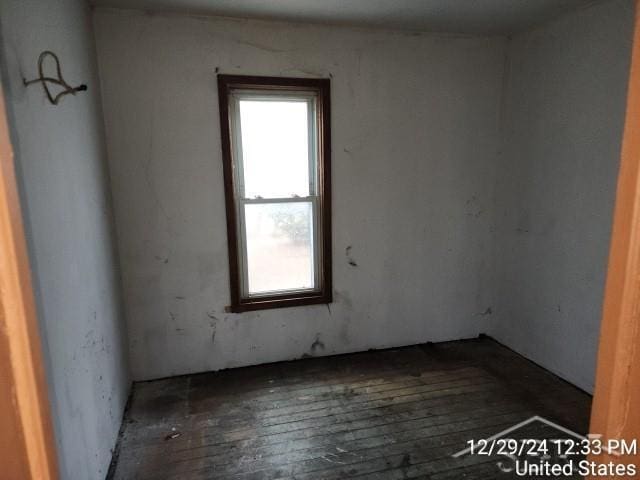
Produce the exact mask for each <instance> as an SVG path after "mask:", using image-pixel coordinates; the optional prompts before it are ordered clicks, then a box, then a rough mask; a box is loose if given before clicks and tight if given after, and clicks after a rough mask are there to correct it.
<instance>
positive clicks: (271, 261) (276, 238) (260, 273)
mask: <svg viewBox="0 0 640 480" xmlns="http://www.w3.org/2000/svg"><path fill="white" fill-rule="evenodd" d="M312 210H313V209H312V206H311V203H310V202H294V203H289V202H287V203H269V204H249V205H245V220H246V235H247V236H246V239H247V257H248V258H247V267H248V269H247V270H248V277H249V278H248V280H249V285H248V289H249V294H256V293H264V292H273V291H278V290H298V289H310V288H313V287H314V272H313V220H312V219H313V214H312Z"/></svg>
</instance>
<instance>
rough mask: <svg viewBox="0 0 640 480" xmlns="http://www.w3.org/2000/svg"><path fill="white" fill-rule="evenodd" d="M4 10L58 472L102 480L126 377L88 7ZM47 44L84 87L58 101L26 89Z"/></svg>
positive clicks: (6, 62)
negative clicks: (55, 103)
mask: <svg viewBox="0 0 640 480" xmlns="http://www.w3.org/2000/svg"><path fill="white" fill-rule="evenodd" d="M0 19H1V23H0V25H1V31H0V38H1V40H2V42H1V49H0V50H1V56H2V74H3V87H4V93H5V96H6V98H7V104H8V105H7V107H8V109H9V112H8V113H9V116H10V121H11V124H12V127H13V132H12V133H13V146H14V150H15V154H16V162H17V169H18V175H19V182H20V187H21V195H22V199H23V210H24V214H25V227H26V230H27V236H28V241H29V249H30V256H31V259H32V265H31V266H32V271H33V282H34V288H35V290H36V296H37V304H38V305H37V306H38V316H39V320H40V323H41V330H42V340H43V343H44V350H45V361H46V367H47V368H46V369H47V374H48V380H49V384H50V399H51V404H52V414H53V420H54V424H55V434H56V443H57V448H58V454H59V459H60V469H61V478H62V479H64V480H70V479H78V480H93V479H96V480H97V479H102V478H104V477H105V474H106V471H107V468H108V465H109V462H110V459H111V449H112V448H113V446H114V444H115V440H116V436H117V433H118V429H119V426H120V421H121V418H122V412H123V409H124V405H125V402H126V399H127V395H128V389H129V378H128V371H127V361H126V355H127V350H126V344H125V341H124V334H125V328H124V323H123V319H122V315H121V308H120V305H121V302H120V298H119V295H120V294H119V279H118V276H117V273H116V269H115V264H116V256H115V254H114V244H115V242H114V241H113V240H112V238H113V235H112V221H111V212H110V205H109V193H108V186H107V175H106V167H105V146H104V136H103V121H102V117H101V111H100V95H99V84H98V80H97V76H96V65H95V49H94V39H93V34H92V26H91V23H90V12H89V11H88V8H87V7H86V5H85V2H83V1H81V0H0ZM46 49H50V50H53V51H54V52H56V53H57V54H58V55H59V57H60V60H61V63H62V69H63V74H64V75H65V77H66V79H67V80H68V81H69V82H70V83H72V84H76V83H87V84H88V86H89V90H88V91H87V92H85V93H81V94H79V95H78V96H77V97H75V98H73V97H67V98H64V99H63V100H62V102H61V104H60V105H59V106H52V105H50V104H49V103H48V102H47V100H46V99H45V96H44V93H43V91H42V89H41V88H40V87H39V86H32V87H30V88H28V89H27V88H25V87H24V86H23V85H22V77H23V76H26V77H29V78H31V77H34V76H35V75H36V71H37V60H38V55H39V54H40V52H41V51H43V50H46ZM0 388H2V387H0ZM0 428H1V427H0ZM0 476H2V474H1V473H0Z"/></svg>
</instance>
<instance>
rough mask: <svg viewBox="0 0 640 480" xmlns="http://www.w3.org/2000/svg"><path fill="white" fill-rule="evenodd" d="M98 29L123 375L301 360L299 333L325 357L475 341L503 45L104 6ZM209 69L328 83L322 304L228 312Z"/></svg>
mask: <svg viewBox="0 0 640 480" xmlns="http://www.w3.org/2000/svg"><path fill="white" fill-rule="evenodd" d="M94 20H95V26H96V36H97V44H98V52H99V54H98V56H99V64H100V72H101V80H102V92H103V97H104V102H103V103H104V106H105V108H104V111H105V121H106V125H107V140H108V146H109V165H110V172H111V177H112V187H113V195H114V203H115V210H116V222H117V227H118V228H117V230H118V234H119V237H118V241H119V248H120V252H121V256H122V265H123V282H124V292H125V307H126V314H127V318H128V329H129V338H130V352H131V364H132V371H133V376H134V378H136V379H150V378H155V377H164V376H168V375H176V374H184V373H191V372H198V371H205V370H215V369H220V368H228V367H236V366H241V365H250V364H259V363H265V362H272V361H277V360H287V359H293V358H300V357H301V356H302V355H303V354H309V349H310V345H311V343H312V342H313V341H314V339H311V341H310V340H309V332H319V334H320V335H321V341H322V342H323V343H324V345H325V348H324V349H320V348H317V349H316V351H315V353H314V354H316V355H329V354H334V353H345V352H350V351H360V350H367V349H369V348H385V347H392V346H398V345H406V344H413V343H419V342H424V341H440V340H451V339H459V338H465V337H473V336H476V335H477V334H478V333H479V332H481V331H484V325H483V322H482V321H481V320H478V316H477V313H478V312H481V311H483V310H484V309H486V306H487V305H488V304H490V303H491V300H490V295H491V292H490V289H489V287H488V281H487V279H488V278H490V276H491V260H490V255H491V254H492V250H491V231H490V227H491V226H490V217H489V216H488V215H483V214H481V210H482V209H483V206H485V205H488V204H491V201H492V198H493V187H494V177H495V173H494V169H495V167H496V162H495V151H496V145H497V144H498V134H499V128H498V127H499V104H500V90H501V83H502V71H503V66H504V61H503V60H504V54H505V45H506V41H505V40H504V39H501V38H497V37H474V36H468V37H465V36H447V35H434V34H413V33H411V34H407V33H394V32H388V31H380V30H367V29H353V28H343V27H327V26H317V25H315V26H313V25H303V24H287V23H276V22H262V21H253V20H251V21H249V20H233V19H221V18H214V17H211V18H204V17H202V18H196V17H188V16H181V15H174V14H154V15H152V16H150V15H146V14H144V13H141V12H135V11H125V10H113V9H100V8H98V9H97V10H96V11H95V16H94ZM216 71H217V72H220V73H225V74H255V75H276V76H321V77H330V78H332V83H331V89H332V90H331V95H332V119H331V122H332V142H333V145H332V153H333V157H332V175H333V178H332V184H333V185H332V187H333V189H332V190H333V192H332V202H333V218H332V221H333V232H334V233H333V249H334V265H333V271H334V279H333V283H334V288H335V291H334V294H335V296H334V298H335V301H334V302H333V303H332V304H331V305H330V306H329V307H328V308H327V306H324V305H316V306H307V307H294V308H288V309H280V310H270V311H262V312H247V313H243V314H230V313H226V312H225V306H227V305H228V303H229V286H228V282H229V279H228V275H229V273H228V263H227V239H226V227H225V208H224V193H223V181H222V160H221V151H220V150H221V149H220V132H219V128H220V127H219V122H218V103H217V90H216V76H215V75H216ZM123 72H126V81H123ZM469 199H474V200H473V202H471V203H469ZM347 246H352V248H351V249H349V251H347V250H346V249H347ZM176 295H180V296H183V297H185V298H184V300H181V301H179V302H176V301H175V298H174V297H175V296H176ZM168 310H171V312H173V313H174V314H175V317H176V320H175V322H174V321H173V320H171V318H169V317H168V315H167V313H166V312H167V311H168ZM208 312H215V316H216V317H217V318H218V321H217V322H216V325H215V342H213V343H212V341H211V340H212V326H211V325H210V324H209V323H208V320H209V319H210V318H209V316H208V315H209V314H208ZM219 312H225V313H219ZM176 325H177V326H179V328H181V329H184V331H183V332H180V333H181V334H180V335H178V334H177V332H175V329H174V328H173V327H174V326H176Z"/></svg>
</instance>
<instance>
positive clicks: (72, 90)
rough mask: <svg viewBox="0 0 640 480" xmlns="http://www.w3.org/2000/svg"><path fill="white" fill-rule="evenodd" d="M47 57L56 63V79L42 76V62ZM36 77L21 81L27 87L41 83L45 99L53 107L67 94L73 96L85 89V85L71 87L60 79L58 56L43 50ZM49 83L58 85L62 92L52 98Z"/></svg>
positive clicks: (60, 71) (39, 58)
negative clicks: (45, 95)
mask: <svg viewBox="0 0 640 480" xmlns="http://www.w3.org/2000/svg"><path fill="white" fill-rule="evenodd" d="M48 56H49V57H52V58H53V60H54V61H55V62H56V74H57V77H58V78H53V77H47V76H45V74H44V68H43V66H44V60H45V58H47V57H48ZM38 75H39V77H38V78H36V79H34V80H26V79H23V80H22V81H23V82H24V86H25V87H28V86H29V85H32V84H34V83H42V88H44V92H45V93H46V94H47V98H48V99H49V101H50V102H51V104H53V105H57V104H58V101H59V100H60V98H62V97H63V96H65V95H67V94H71V95H75V94H76V92H82V91H85V90H86V89H87V86H86V85H79V86H77V87H72V86H71V85H69V84H68V83H67V82H66V81H65V80H64V78H63V77H62V70H61V69H60V60H59V59H58V56H57V55H56V54H55V53H53V52H51V51H49V50H45V51H44V52H42V53H41V54H40V57H38ZM49 83H52V84H54V85H58V86H60V87H62V88H63V89H64V90H62V91H61V92H60V93H58V94H57V95H56V96H55V97H54V96H53V95H52V94H51V91H50V90H49Z"/></svg>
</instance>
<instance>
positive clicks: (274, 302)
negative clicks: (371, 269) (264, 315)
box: [225, 293, 333, 313]
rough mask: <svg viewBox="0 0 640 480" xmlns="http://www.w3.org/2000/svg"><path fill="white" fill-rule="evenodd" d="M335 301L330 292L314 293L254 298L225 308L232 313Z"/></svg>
mask: <svg viewBox="0 0 640 480" xmlns="http://www.w3.org/2000/svg"><path fill="white" fill-rule="evenodd" d="M332 301H333V298H332V296H331V294H330V293H313V294H309V295H305V296H296V297H289V298H287V297H284V298H283V297H268V298H260V299H253V300H244V301H241V302H238V303H235V304H232V305H229V306H228V307H226V308H225V311H227V312H230V313H242V312H251V311H255V310H268V309H273V308H287V307H300V306H304V305H318V304H323V303H324V304H329V303H331V302H332Z"/></svg>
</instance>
